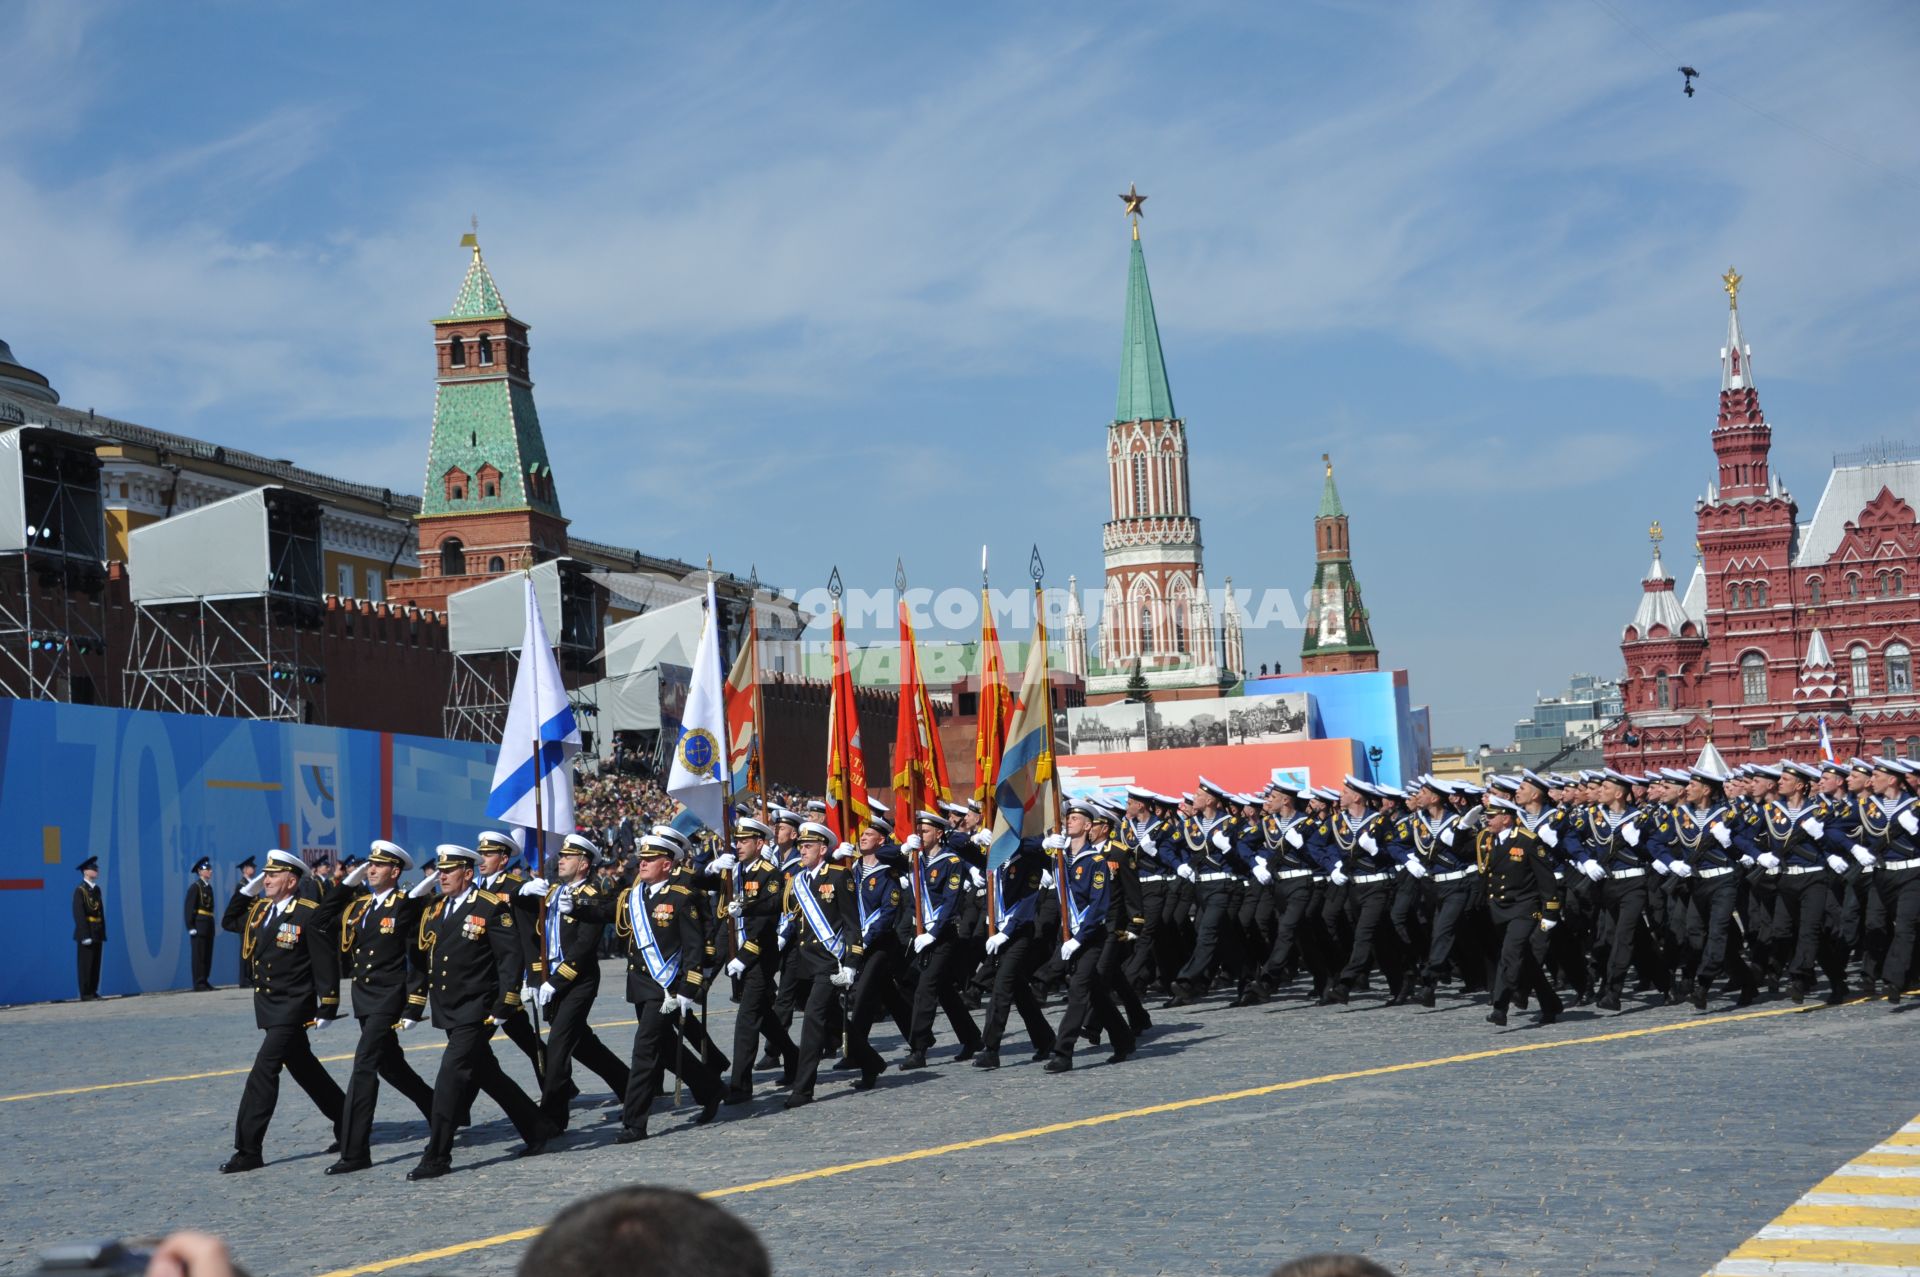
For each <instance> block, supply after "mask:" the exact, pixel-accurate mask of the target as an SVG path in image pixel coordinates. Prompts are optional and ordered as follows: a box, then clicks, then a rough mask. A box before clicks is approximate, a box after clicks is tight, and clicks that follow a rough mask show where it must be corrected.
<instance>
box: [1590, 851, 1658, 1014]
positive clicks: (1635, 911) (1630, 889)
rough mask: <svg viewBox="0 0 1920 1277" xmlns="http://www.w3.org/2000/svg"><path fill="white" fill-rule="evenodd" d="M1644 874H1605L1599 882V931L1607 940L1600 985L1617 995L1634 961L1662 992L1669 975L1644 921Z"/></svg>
mask: <svg viewBox="0 0 1920 1277" xmlns="http://www.w3.org/2000/svg"><path fill="white" fill-rule="evenodd" d="M1648 885H1649V882H1648V878H1647V875H1646V874H1645V873H1642V874H1641V875H1640V876H1639V877H1637V878H1613V877H1609V878H1606V879H1604V880H1603V881H1602V882H1601V883H1600V909H1601V915H1602V923H1601V926H1600V928H1599V929H1600V930H1601V932H1602V934H1603V935H1604V937H1605V939H1606V942H1607V973H1606V979H1605V980H1604V981H1603V982H1602V983H1603V986H1604V987H1605V988H1606V989H1607V990H1609V991H1611V992H1613V993H1615V994H1618V993H1619V992H1620V991H1621V989H1623V988H1624V987H1626V983H1627V967H1628V966H1629V965H1631V964H1633V963H1634V962H1638V963H1639V965H1640V970H1641V972H1642V973H1643V974H1646V973H1649V972H1651V973H1652V978H1653V984H1654V987H1655V988H1657V989H1659V990H1660V992H1662V993H1666V992H1667V991H1668V990H1669V989H1670V988H1672V978H1671V976H1670V975H1669V973H1668V971H1667V966H1666V962H1665V960H1664V959H1662V958H1661V956H1660V950H1659V946H1657V945H1656V944H1655V943H1654V938H1653V932H1652V929H1651V928H1649V927H1648V925H1647V920H1646V911H1647V887H1648Z"/></svg>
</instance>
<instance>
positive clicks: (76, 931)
mask: <svg viewBox="0 0 1920 1277" xmlns="http://www.w3.org/2000/svg"><path fill="white" fill-rule="evenodd" d="M79 869H80V882H79V885H78V886H76V887H74V889H73V947H74V955H75V961H76V965H77V967H78V968H79V975H80V1000H81V1001H82V1002H97V1001H99V1000H100V951H101V949H103V948H105V947H106V943H107V906H106V903H105V902H104V901H103V900H101V898H100V858H99V857H98V856H88V857H87V858H86V859H85V860H83V861H81V862H80V865H79Z"/></svg>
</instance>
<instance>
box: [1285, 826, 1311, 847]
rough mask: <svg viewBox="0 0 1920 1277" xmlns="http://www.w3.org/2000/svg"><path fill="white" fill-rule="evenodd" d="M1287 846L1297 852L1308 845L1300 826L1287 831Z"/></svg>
mask: <svg viewBox="0 0 1920 1277" xmlns="http://www.w3.org/2000/svg"><path fill="white" fill-rule="evenodd" d="M1287 845H1288V846H1289V847H1291V848H1293V849H1294V850H1295V851H1298V850H1300V849H1301V848H1302V847H1304V846H1306V845H1307V839H1306V836H1305V835H1304V834H1302V833H1301V832H1300V828H1299V826H1297V825H1296V826H1294V827H1293V828H1292V829H1289V830H1287Z"/></svg>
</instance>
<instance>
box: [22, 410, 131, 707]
mask: <svg viewBox="0 0 1920 1277" xmlns="http://www.w3.org/2000/svg"><path fill="white" fill-rule="evenodd" d="M105 546H106V523H105V514H104V512H103V510H102V506H101V501H100V459H99V457H98V456H96V455H95V453H94V449H93V442H92V441H91V440H88V439H85V438H82V437H81V436H79V435H72V434H68V433H67V432H65V431H62V430H55V429H53V428H51V427H48V426H22V427H20V428H19V429H17V430H10V431H7V432H6V433H5V434H4V435H0V696H10V697H14V698H16V699H20V700H46V701H73V702H78V703H81V704H111V703H113V701H114V699H115V698H114V696H113V689H112V688H111V687H109V686H108V685H107V683H108V662H107V654H106V652H107V645H106V637H105V632H104V630H105V617H104V614H103V610H102V605H101V599H100V596H101V593H102V591H103V590H104V589H105V587H106V580H107V574H106V566H105V558H106V552H105Z"/></svg>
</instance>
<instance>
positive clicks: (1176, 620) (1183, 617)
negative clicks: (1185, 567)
mask: <svg viewBox="0 0 1920 1277" xmlns="http://www.w3.org/2000/svg"><path fill="white" fill-rule="evenodd" d="M1173 650H1174V651H1176V652H1178V653H1179V654H1180V655H1182V656H1185V655H1186V654H1187V596H1186V595H1184V594H1176V595H1174V596H1173Z"/></svg>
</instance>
